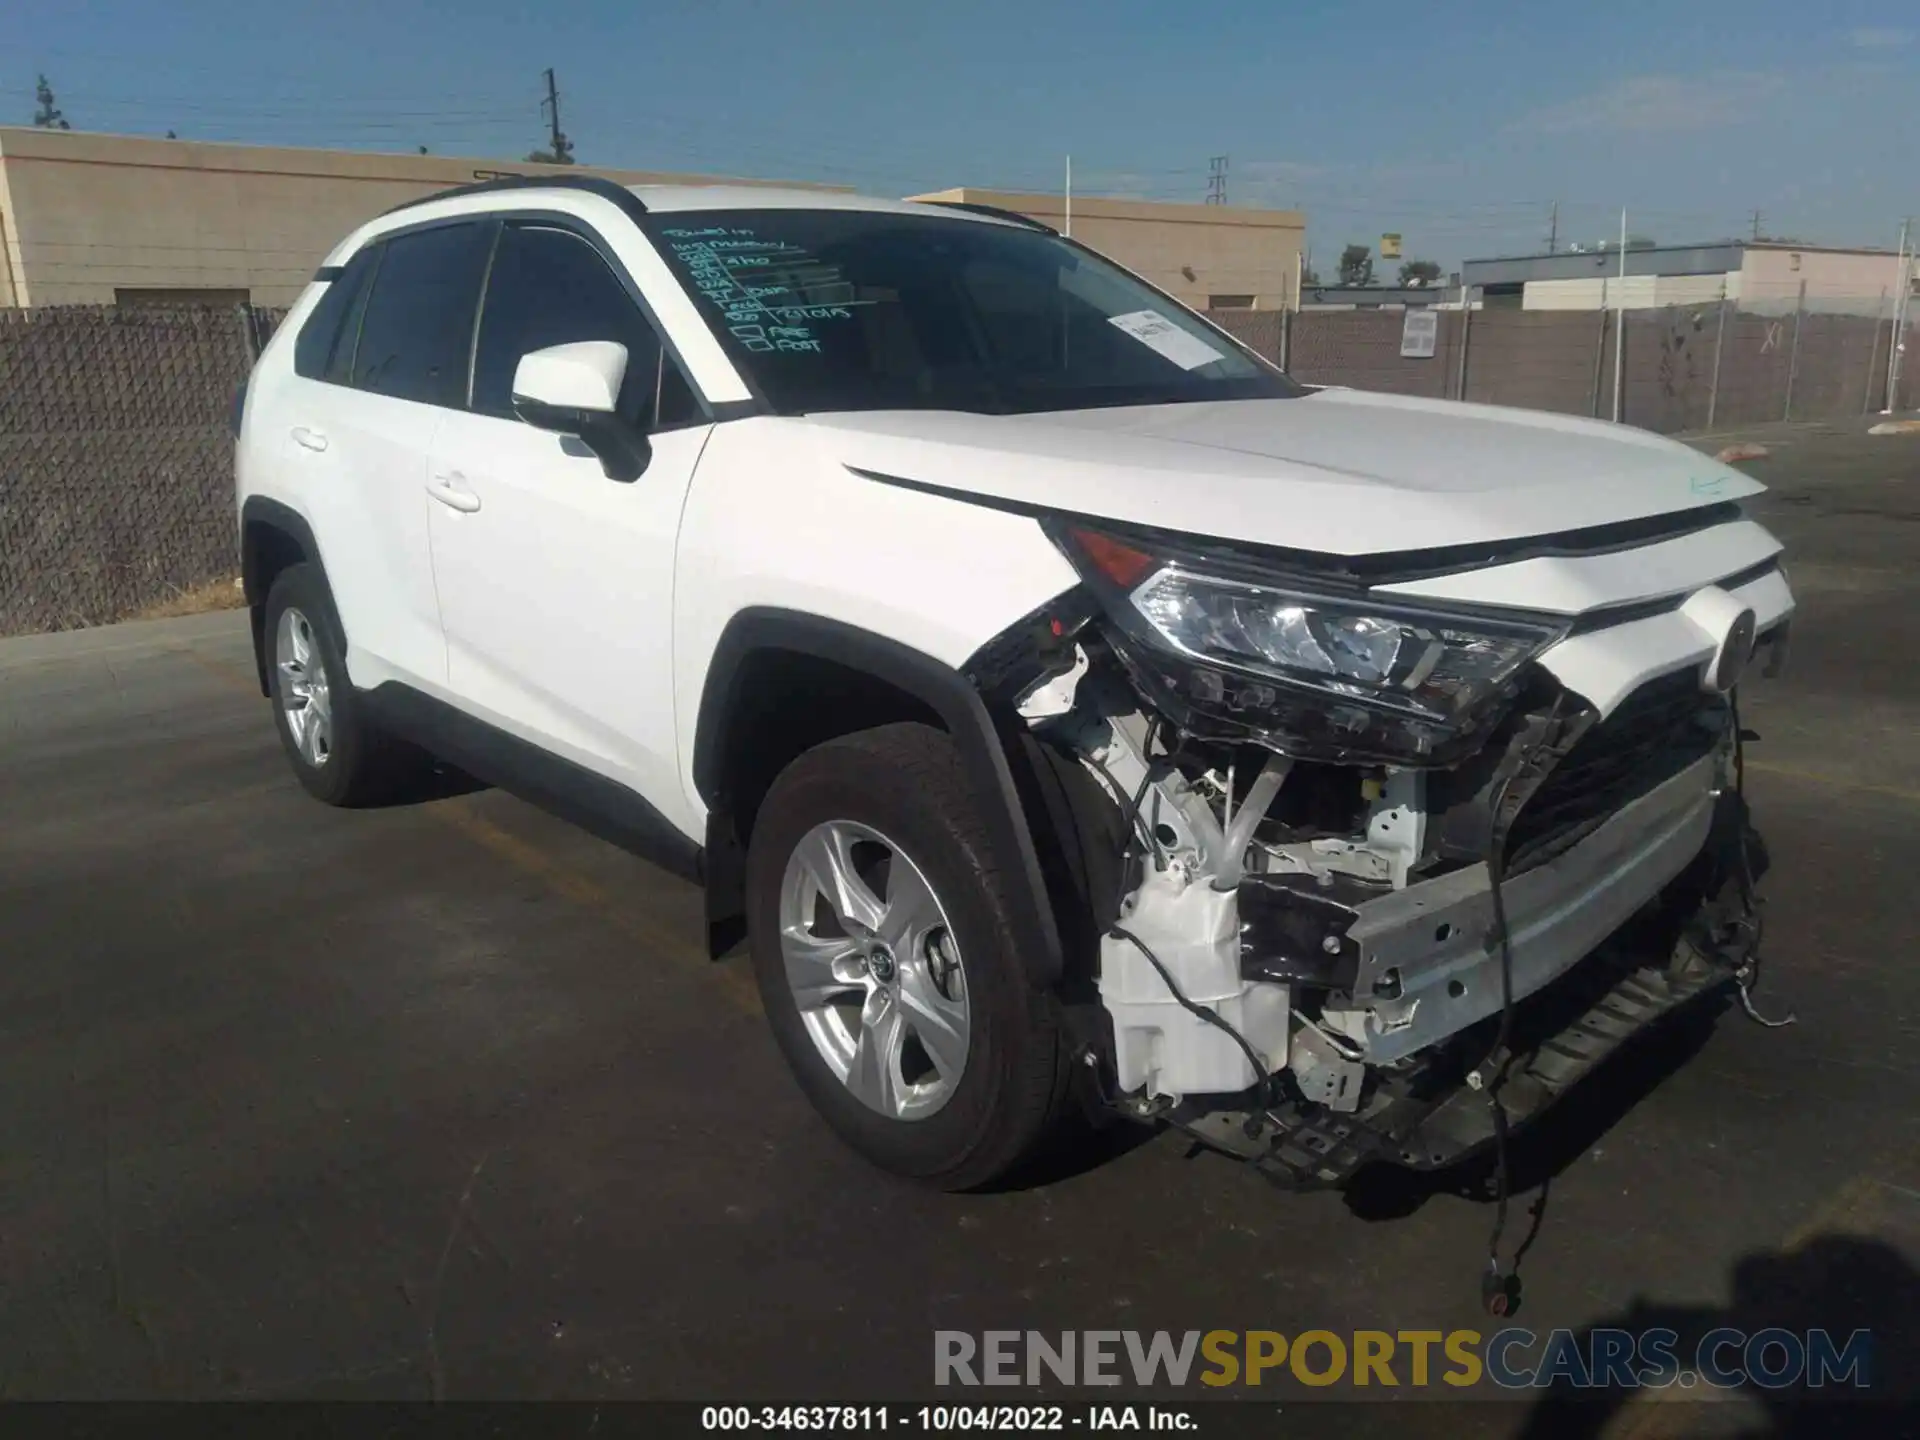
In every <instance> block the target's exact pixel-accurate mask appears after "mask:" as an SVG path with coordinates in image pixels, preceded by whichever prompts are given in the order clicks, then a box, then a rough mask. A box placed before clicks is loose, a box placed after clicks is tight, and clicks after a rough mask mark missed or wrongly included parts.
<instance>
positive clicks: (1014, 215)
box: [920, 200, 1060, 235]
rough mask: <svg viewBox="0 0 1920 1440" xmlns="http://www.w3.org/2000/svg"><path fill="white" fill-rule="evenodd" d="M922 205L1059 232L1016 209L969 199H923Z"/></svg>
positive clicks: (1028, 227)
mask: <svg viewBox="0 0 1920 1440" xmlns="http://www.w3.org/2000/svg"><path fill="white" fill-rule="evenodd" d="M920 203H921V204H923V205H939V206H942V207H944V208H945V209H948V210H966V211H969V212H971V213H972V214H975V215H985V216H988V217H989V218H991V219H994V220H1006V221H1010V222H1011V223H1013V224H1015V225H1024V226H1025V227H1026V228H1027V229H1029V230H1044V231H1046V233H1047V234H1049V235H1058V234H1059V233H1060V232H1059V231H1058V230H1056V229H1054V228H1053V227H1052V226H1051V225H1047V224H1044V223H1043V222H1041V221H1039V220H1036V219H1034V218H1033V217H1032V216H1031V215H1022V214H1021V213H1020V212H1019V211H1018V210H1003V209H1001V208H1000V206H998V205H977V204H975V203H974V202H973V201H971V200H923V201H921V202H920Z"/></svg>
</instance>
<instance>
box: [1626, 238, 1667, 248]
mask: <svg viewBox="0 0 1920 1440" xmlns="http://www.w3.org/2000/svg"><path fill="white" fill-rule="evenodd" d="M1659 243H1660V242H1659V241H1657V240H1655V239H1654V238H1653V237H1652V236H1651V235H1629V236H1627V249H1629V250H1651V249H1653V248H1654V246H1656V245H1657V244H1659Z"/></svg>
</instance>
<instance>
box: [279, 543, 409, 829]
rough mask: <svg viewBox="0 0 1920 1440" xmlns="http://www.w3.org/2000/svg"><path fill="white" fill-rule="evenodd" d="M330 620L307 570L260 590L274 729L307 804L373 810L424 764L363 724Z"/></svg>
mask: <svg viewBox="0 0 1920 1440" xmlns="http://www.w3.org/2000/svg"><path fill="white" fill-rule="evenodd" d="M332 614H333V606H332V604H331V599H330V597H329V596H328V594H327V590H326V584H325V582H324V581H322V580H321V578H320V575H319V572H318V571H316V570H315V569H314V568H313V567H312V566H311V565H304V564H302V565H291V566H288V567H287V568H286V569H285V570H283V571H281V572H280V574H279V575H278V576H277V577H276V578H275V580H274V582H273V585H272V587H271V588H270V589H269V590H268V592H267V605H266V616H265V625H264V635H265V644H266V647H267V665H268V675H269V676H270V677H271V679H270V682H269V683H270V686H271V690H272V700H273V724H274V729H275V730H277V731H278V732H279V734H280V746H281V748H282V749H283V750H285V751H286V753H287V761H288V763H289V764H291V765H292V766H293V773H294V776H295V777H296V778H297V779H298V780H299V781H300V784H301V786H302V788H304V789H305V790H306V792H307V793H308V794H309V795H311V796H313V798H314V799H316V800H320V801H324V802H325V803H326V804H328V805H341V806H363V805H377V804H381V803H383V802H385V801H388V800H391V799H393V798H395V797H396V796H398V795H399V794H401V793H402V792H403V791H404V789H405V788H406V786H407V785H408V784H409V783H411V782H412V781H413V780H414V779H415V778H416V777H417V776H419V775H420V774H422V773H424V771H425V770H426V768H427V766H428V764H429V762H428V760H427V757H426V756H425V755H424V754H423V753H422V752H420V751H418V750H416V749H415V748H414V747H412V746H410V745H407V744H405V743H404V742H401V741H398V740H395V739H393V738H391V737H389V736H387V735H385V734H382V733H381V732H380V731H378V730H377V729H376V728H375V727H374V726H373V724H372V723H371V721H370V720H369V719H368V717H367V714H366V708H365V706H364V705H363V704H362V703H361V700H360V695H359V693H358V692H357V691H356V690H355V689H354V688H353V682H352V681H351V680H350V679H349V678H348V676H347V666H346V661H345V659H344V658H343V657H344V651H343V647H342V645H341V642H340V636H339V635H338V633H337V632H336V631H335V629H334V625H333V621H332V619H331V616H332ZM316 682H318V690H317V691H316ZM303 716H304V717H305V718H304V719H303V718H302V717H303ZM316 717H317V718H318V719H319V720H320V721H321V722H322V724H321V725H320V726H319V727H316V726H315V723H314V722H315V719H316Z"/></svg>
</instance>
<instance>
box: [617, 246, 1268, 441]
mask: <svg viewBox="0 0 1920 1440" xmlns="http://www.w3.org/2000/svg"><path fill="white" fill-rule="evenodd" d="M652 231H653V235H654V237H655V239H656V240H657V241H658V242H659V245H660V248H661V250H662V252H663V253H664V254H665V255H666V257H667V260H668V263H669V264H670V265H672V266H673V267H674V268H675V270H676V271H677V272H678V273H679V276H680V279H681V281H682V283H684V284H685V285H686V287H687V290H688V292H689V293H690V294H692V295H693V296H694V297H695V300H696V303H697V304H698V305H699V307H700V309H701V311H702V313H703V314H704V315H705V317H706V319H707V321H708V323H710V324H711V325H712V326H713V329H714V332H715V333H716V334H717V335H718V336H719V337H720V339H721V342H722V343H723V344H724V345H725V346H726V347H727V350H728V351H729V353H730V354H731V355H732V357H733V360H734V363H735V364H736V365H738V366H739V367H740V369H741V371H742V372H743V373H744V374H745V375H746V376H747V377H748V378H749V380H750V381H751V382H752V383H753V384H754V385H755V387H756V388H757V389H758V390H759V392H760V393H761V394H762V395H763V396H764V397H765V398H766V399H767V401H768V403H770V404H771V405H772V406H773V408H774V409H775V410H776V411H778V412H779V413H781V414H784V415H798V414H805V413H808V412H813V411H824V410H897V409H918V410H971V411H977V412H982V413H988V414H1016V413H1025V412H1033V411H1042V410H1079V409H1086V408H1090V407H1093V406H1103V405H1155V404H1168V403H1178V402H1184V401H1199V400H1243V399H1262V398H1272V397H1291V396H1295V395H1299V394H1301V393H1303V392H1302V391H1301V389H1300V387H1299V386H1297V385H1296V384H1294V383H1293V381H1291V380H1289V379H1288V378H1287V377H1286V375H1284V374H1283V373H1282V372H1280V371H1279V370H1277V369H1275V368H1274V367H1272V366H1270V365H1268V364H1266V363H1264V362H1263V361H1260V360H1258V359H1256V358H1254V357H1253V356H1252V355H1250V354H1249V353H1248V352H1246V351H1245V350H1242V349H1241V348H1240V347H1239V346H1237V345H1235V344H1234V343H1233V342H1231V341H1229V340H1228V339H1226V337H1224V336H1223V335H1221V334H1220V333H1219V332H1217V331H1215V330H1214V329H1212V328H1211V327H1210V326H1208V325H1206V324H1204V323H1203V322H1201V321H1200V320H1199V319H1197V318H1196V317H1194V316H1193V315H1192V314H1190V313H1189V312H1187V311H1186V310H1184V309H1182V308H1181V307H1180V306H1179V305H1178V304H1176V303H1175V302H1174V301H1172V300H1169V299H1168V298H1167V297H1166V296H1164V295H1162V294H1160V293H1159V292H1158V291H1156V290H1154V289H1152V288H1151V287H1150V286H1148V285H1145V284H1143V283H1142V282H1141V281H1139V280H1136V279H1134V278H1133V277H1132V276H1131V275H1128V274H1127V273H1126V272H1125V271H1123V270H1121V269H1119V268H1118V267H1116V266H1114V265H1111V264H1109V263H1108V262H1107V261H1105V260H1102V259H1100V258H1099V257H1098V256H1096V255H1094V254H1092V253H1091V252H1090V251H1087V250H1083V249H1080V248H1079V247H1077V246H1075V245H1073V244H1072V243H1071V242H1069V241H1066V240H1062V239H1060V238H1059V237H1058V236H1056V235H1052V234H1049V233H1047V232H1045V231H1041V230H1030V229H1026V228H1023V227H1015V226H1012V225H1003V224H989V223H983V222H981V221H977V220H966V219H961V218H959V217H958V216H954V217H947V216H940V215H903V214H897V213H891V212H887V211H872V210H724V211H705V212H698V213H684V214H666V215H661V216H659V217H658V223H657V224H656V225H655V226H653V227H652Z"/></svg>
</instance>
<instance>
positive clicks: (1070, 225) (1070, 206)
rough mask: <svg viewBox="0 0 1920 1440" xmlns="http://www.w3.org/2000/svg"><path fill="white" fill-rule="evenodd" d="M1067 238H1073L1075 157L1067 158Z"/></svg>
mask: <svg viewBox="0 0 1920 1440" xmlns="http://www.w3.org/2000/svg"><path fill="white" fill-rule="evenodd" d="M1067 238H1068V239H1069V240H1071V239H1072V238H1073V156H1071V155H1069V156H1067Z"/></svg>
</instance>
